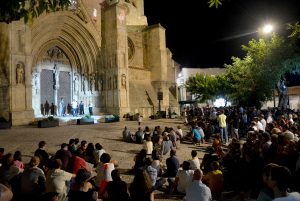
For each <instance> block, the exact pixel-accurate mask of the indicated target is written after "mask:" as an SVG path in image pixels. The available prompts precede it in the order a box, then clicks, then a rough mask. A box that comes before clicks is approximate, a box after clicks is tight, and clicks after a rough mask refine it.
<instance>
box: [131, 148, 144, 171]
mask: <svg viewBox="0 0 300 201" xmlns="http://www.w3.org/2000/svg"><path fill="white" fill-rule="evenodd" d="M146 157H147V151H146V150H145V149H142V150H141V151H140V152H139V153H138V154H137V155H136V156H135V157H134V166H133V170H134V171H135V172H136V171H138V170H139V169H142V168H144V166H145V162H146Z"/></svg>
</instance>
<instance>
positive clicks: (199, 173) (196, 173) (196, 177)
mask: <svg viewBox="0 0 300 201" xmlns="http://www.w3.org/2000/svg"><path fill="white" fill-rule="evenodd" d="M202 176H203V172H202V171H201V170H200V169H196V170H195V171H194V175H193V180H201V179H202Z"/></svg>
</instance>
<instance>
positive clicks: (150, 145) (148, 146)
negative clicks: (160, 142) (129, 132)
mask: <svg viewBox="0 0 300 201" xmlns="http://www.w3.org/2000/svg"><path fill="white" fill-rule="evenodd" d="M144 149H145V150H146V151H147V155H151V154H152V151H153V143H152V141H151V137H150V136H148V137H146V141H144Z"/></svg>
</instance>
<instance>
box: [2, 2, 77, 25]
mask: <svg viewBox="0 0 300 201" xmlns="http://www.w3.org/2000/svg"><path fill="white" fill-rule="evenodd" d="M70 4H71V2H70V0H0V22H6V23H11V22H12V21H17V20H20V19H21V18H24V20H25V22H28V21H32V19H33V18H36V17H38V16H39V15H41V14H42V13H44V12H54V11H58V10H65V9H68V7H69V6H70Z"/></svg>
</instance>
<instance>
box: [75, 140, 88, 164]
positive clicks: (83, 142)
mask: <svg viewBox="0 0 300 201" xmlns="http://www.w3.org/2000/svg"><path fill="white" fill-rule="evenodd" d="M87 145H88V143H87V141H86V140H81V142H80V146H79V147H78V148H77V151H76V152H81V155H82V156H83V158H84V159H85V154H86V153H85V151H86V148H87Z"/></svg>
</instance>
